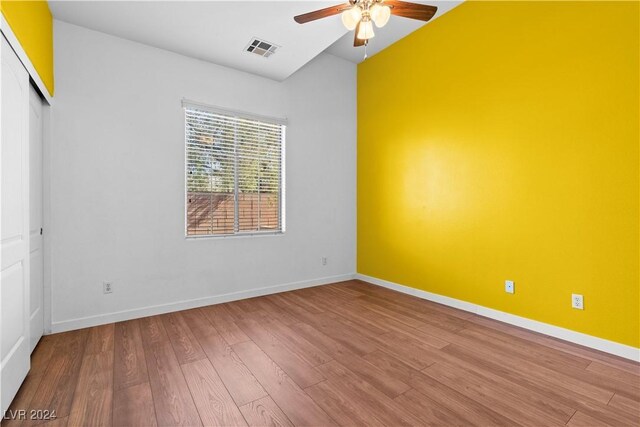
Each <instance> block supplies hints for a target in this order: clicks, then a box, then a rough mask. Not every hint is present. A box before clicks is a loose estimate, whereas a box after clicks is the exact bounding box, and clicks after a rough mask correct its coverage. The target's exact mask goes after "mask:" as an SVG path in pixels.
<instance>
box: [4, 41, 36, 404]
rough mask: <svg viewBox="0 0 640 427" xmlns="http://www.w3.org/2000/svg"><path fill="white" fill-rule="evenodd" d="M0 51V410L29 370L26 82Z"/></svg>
mask: <svg viewBox="0 0 640 427" xmlns="http://www.w3.org/2000/svg"><path fill="white" fill-rule="evenodd" d="M1 42H2V47H1V49H0V60H1V67H2V68H1V71H0V74H1V78H0V102H1V105H0V108H1V110H0V113H1V114H0V128H1V132H0V146H1V149H0V184H1V185H0V191H1V193H2V194H1V203H0V217H1V220H0V265H1V267H0V337H1V338H0V404H1V408H0V409H2V411H4V410H6V409H7V407H8V406H9V404H10V403H11V400H12V399H13V397H14V396H15V394H16V392H17V391H18V388H20V384H22V381H23V380H24V378H25V377H26V375H27V371H28V370H29V363H30V361H29V354H30V351H29V273H30V271H29V139H28V134H29V123H28V120H29V77H28V74H27V71H26V70H25V68H24V67H23V66H22V63H21V62H20V60H19V59H18V57H17V56H16V54H15V53H14V52H13V50H12V49H11V47H10V46H9V43H8V42H7V41H6V40H5V38H4V36H2V41H1Z"/></svg>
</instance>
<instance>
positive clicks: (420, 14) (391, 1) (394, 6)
mask: <svg viewBox="0 0 640 427" xmlns="http://www.w3.org/2000/svg"><path fill="white" fill-rule="evenodd" d="M384 4H386V5H387V6H390V7H391V13H392V14H393V15H397V16H402V17H405V18H411V19H419V20H420V21H428V20H429V19H431V18H433V15H435V14H436V11H437V10H438V8H437V7H435V6H429V5H426V4H418V3H410V2H406V1H400V0H385V1H384Z"/></svg>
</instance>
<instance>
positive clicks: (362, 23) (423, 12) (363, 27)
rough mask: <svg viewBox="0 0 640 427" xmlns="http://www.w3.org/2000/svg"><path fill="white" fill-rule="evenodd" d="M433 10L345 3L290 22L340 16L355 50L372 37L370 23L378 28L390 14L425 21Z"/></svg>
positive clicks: (382, 1)
mask: <svg viewBox="0 0 640 427" xmlns="http://www.w3.org/2000/svg"><path fill="white" fill-rule="evenodd" d="M437 10H438V8H437V7H435V6H428V5H424V4H418V3H409V2H406V1H400V0H349V3H345V4H338V5H336V6H331V7H326V8H324V9H319V10H314V11H313V12H309V13H304V14H302V15H298V16H295V17H294V18H293V19H294V20H295V21H296V22H297V23H298V24H304V23H307V22H311V21H315V20H316V19H321V18H326V17H329V16H333V15H337V14H339V13H341V14H342V23H343V24H344V26H345V27H347V29H348V30H349V31H352V30H355V37H354V40H353V45H354V46H356V47H357V46H366V45H367V44H368V42H369V39H371V38H373V37H374V36H375V33H374V32H373V24H375V25H376V27H378V28H382V27H384V26H385V25H386V24H387V22H389V18H390V17H391V15H397V16H403V17H405V18H411V19H418V20H420V21H428V20H430V19H431V18H433V15H435V13H436V11H437Z"/></svg>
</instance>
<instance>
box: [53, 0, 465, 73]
mask: <svg viewBox="0 0 640 427" xmlns="http://www.w3.org/2000/svg"><path fill="white" fill-rule="evenodd" d="M418 2H419V3H425V4H432V5H434V6H438V13H437V14H436V16H435V17H434V19H436V18H438V17H439V16H441V15H442V14H443V13H445V12H447V11H448V10H450V9H452V8H453V7H455V6H457V5H458V4H460V3H461V1H423V0H421V1H418ZM337 3H339V0H338V1H329V2H327V1H267V0H263V1H56V0H53V1H50V2H49V5H50V8H51V11H52V13H53V16H54V17H55V19H58V20H61V21H66V22H69V23H72V24H76V25H80V26H83V27H86V28H90V29H92V30H96V31H101V32H103V33H107V34H111V35H114V36H117V37H121V38H125V39H128V40H132V41H135V42H139V43H144V44H147V45H150V46H154V47H158V48H161V49H166V50H170V51H173V52H176V53H180V54H182V55H186V56H191V57H194V58H198V59H202V60H205V61H209V62H212V63H215V64H219V65H224V66H228V67H231V68H235V69H238V70H241V71H246V72H249V73H253V74H257V75H260V76H264V77H268V78H271V79H274V80H278V81H282V80H284V79H286V78H287V77H289V76H290V75H291V74H293V73H294V72H295V71H297V70H298V69H299V68H301V67H302V66H304V65H305V64H306V63H307V62H309V61H310V60H312V59H313V58H314V57H316V56H317V55H318V54H320V53H321V52H323V51H327V52H329V53H331V54H334V55H336V56H340V57H342V58H344V59H347V60H349V61H352V62H356V63H357V62H360V61H362V60H363V58H364V48H363V47H360V48H354V47H353V33H351V32H347V30H346V29H345V28H344V26H343V25H342V22H341V21H340V17H339V16H334V17H330V18H325V19H321V20H318V21H314V22H311V23H307V24H304V25H300V24H297V23H296V22H294V20H293V17H294V16H295V15H299V14H301V13H305V12H309V11H311V10H315V9H319V8H323V7H327V6H331V5H334V4H337ZM431 22H433V20H432V21H431ZM422 25H425V23H423V22H421V21H414V20H411V19H407V18H401V17H395V16H394V17H392V18H391V20H390V21H389V23H388V24H387V26H385V27H384V28H382V29H379V30H377V31H376V37H375V38H373V39H372V40H371V42H370V44H369V46H368V47H367V53H368V55H369V56H371V55H374V54H375V53H377V52H379V51H380V50H382V49H384V48H385V47H387V46H389V45H390V44H392V43H394V42H395V41H397V40H399V39H400V38H402V37H404V36H406V35H408V34H409V33H411V32H413V31H415V30H416V29H418V28H420V27H421V26H422ZM347 33H348V34H347ZM253 37H257V38H259V39H262V40H265V41H267V42H270V43H272V44H275V45H277V46H279V48H278V50H277V53H276V54H274V55H272V56H270V57H269V58H264V57H261V56H258V55H255V54H252V53H249V52H246V47H247V45H248V44H249V42H250V40H251V39H252V38H253Z"/></svg>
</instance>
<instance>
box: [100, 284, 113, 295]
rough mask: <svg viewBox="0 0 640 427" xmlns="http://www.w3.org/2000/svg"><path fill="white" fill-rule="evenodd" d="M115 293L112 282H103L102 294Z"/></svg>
mask: <svg viewBox="0 0 640 427" xmlns="http://www.w3.org/2000/svg"><path fill="white" fill-rule="evenodd" d="M111 292H113V287H112V286H111V282H102V293H104V294H110V293H111Z"/></svg>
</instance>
